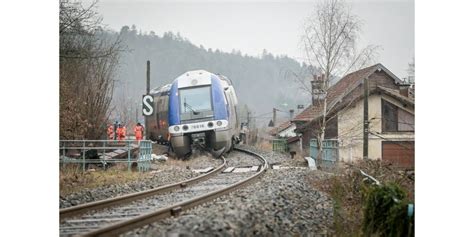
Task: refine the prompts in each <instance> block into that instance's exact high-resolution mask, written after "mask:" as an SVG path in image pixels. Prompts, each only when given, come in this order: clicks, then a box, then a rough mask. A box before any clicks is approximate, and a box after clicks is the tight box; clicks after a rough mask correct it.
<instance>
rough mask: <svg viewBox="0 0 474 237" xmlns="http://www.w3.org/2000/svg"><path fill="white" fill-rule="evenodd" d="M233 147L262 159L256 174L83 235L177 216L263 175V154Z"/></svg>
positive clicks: (127, 228) (112, 231)
mask: <svg viewBox="0 0 474 237" xmlns="http://www.w3.org/2000/svg"><path fill="white" fill-rule="evenodd" d="M234 149H235V150H238V151H240V152H244V153H247V154H250V155H253V156H255V157H257V158H258V159H260V160H261V161H262V164H263V165H262V168H261V169H260V171H259V172H257V173H256V174H254V175H252V176H250V177H248V178H246V179H244V180H242V181H239V182H237V183H234V184H232V185H230V186H228V187H226V188H223V189H220V190H216V191H214V192H211V193H208V194H205V195H201V196H198V197H195V198H192V199H189V200H186V201H183V202H180V203H177V204H175V205H172V206H168V207H165V208H160V209H158V210H156V211H154V212H151V213H148V214H144V215H141V216H138V217H135V218H132V219H128V220H125V221H121V222H117V223H113V224H111V225H108V226H105V227H104V228H100V229H97V230H94V231H92V232H89V233H87V234H85V235H84V236H117V235H119V234H121V233H124V232H127V231H130V230H133V229H135V228H138V227H141V226H144V225H146V224H150V223H152V222H155V221H159V220H162V219H165V218H167V217H171V216H177V215H179V213H180V212H182V211H185V210H189V209H191V208H193V207H195V206H198V205H200V204H202V203H205V202H208V201H212V200H214V199H216V198H218V197H220V196H223V195H226V194H228V193H230V192H232V191H235V190H236V189H239V188H242V187H244V186H245V185H247V184H250V183H251V182H253V181H256V180H257V178H258V177H260V176H261V175H263V173H264V172H265V171H266V170H267V168H268V162H267V160H265V158H264V157H263V156H261V155H259V154H257V153H254V152H251V151H247V150H243V149H239V148H234Z"/></svg>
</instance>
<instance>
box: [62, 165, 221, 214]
mask: <svg viewBox="0 0 474 237" xmlns="http://www.w3.org/2000/svg"><path fill="white" fill-rule="evenodd" d="M221 159H222V164H221V165H220V166H218V167H217V168H216V169H214V170H212V171H211V172H209V173H206V174H203V175H200V176H198V177H194V178H191V179H187V180H184V181H181V182H177V183H173V184H168V185H164V186H160V187H157V188H154V189H149V190H144V191H141V192H136V193H131V194H126V195H123V196H119V197H114V198H109V199H104V200H100V201H95V202H89V203H84V204H81V205H77V206H73V207H68V208H63V209H60V210H59V219H60V222H62V221H63V219H65V218H68V217H72V216H77V215H80V214H83V213H85V212H89V211H92V210H100V209H104V208H107V207H111V206H118V205H121V204H125V203H129V202H132V201H135V200H138V199H143V198H146V197H149V196H154V195H157V194H162V193H165V192H169V191H172V190H175V189H178V188H186V187H188V186H189V185H191V184H195V183H197V182H201V181H204V180H206V179H209V178H210V177H211V176H213V175H216V174H217V173H219V172H220V171H222V170H223V169H224V168H225V167H226V164H227V163H226V160H225V158H221Z"/></svg>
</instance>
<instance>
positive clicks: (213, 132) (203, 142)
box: [145, 70, 239, 157]
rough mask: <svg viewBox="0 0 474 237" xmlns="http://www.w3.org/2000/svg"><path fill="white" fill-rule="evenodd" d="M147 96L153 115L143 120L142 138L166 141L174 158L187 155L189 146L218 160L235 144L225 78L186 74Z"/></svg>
mask: <svg viewBox="0 0 474 237" xmlns="http://www.w3.org/2000/svg"><path fill="white" fill-rule="evenodd" d="M150 94H151V95H152V96H153V97H154V102H155V103H154V106H155V108H154V111H155V113H154V114H153V115H152V116H148V117H146V119H145V126H146V127H147V134H146V136H147V137H148V139H151V140H154V141H158V142H160V143H167V142H168V141H169V142H170V143H171V147H172V149H173V151H174V152H175V153H176V155H177V156H178V157H184V156H186V155H188V154H190V153H191V152H192V147H193V145H198V146H199V147H204V148H206V149H207V150H209V151H211V153H212V154H213V155H214V156H219V155H221V154H222V153H224V152H227V151H230V150H231V149H232V148H233V146H234V144H236V143H238V142H239V140H238V139H239V122H238V116H237V96H236V94H235V90H234V87H233V86H232V83H231V81H230V80H229V79H228V78H226V77H224V76H222V75H216V74H213V73H210V72H207V71H204V70H196V71H189V72H186V73H184V74H183V75H181V76H179V77H178V78H176V79H175V80H174V81H173V82H172V83H171V84H168V85H165V86H163V87H160V88H155V89H154V90H152V91H151V92H150Z"/></svg>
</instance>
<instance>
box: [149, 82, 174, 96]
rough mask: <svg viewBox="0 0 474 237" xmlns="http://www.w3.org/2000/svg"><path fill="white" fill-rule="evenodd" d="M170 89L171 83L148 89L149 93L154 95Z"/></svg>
mask: <svg viewBox="0 0 474 237" xmlns="http://www.w3.org/2000/svg"><path fill="white" fill-rule="evenodd" d="M170 89H171V84H166V85H164V86H162V87H156V88H154V89H152V90H151V91H150V94H152V95H155V94H161V93H165V92H168V91H170Z"/></svg>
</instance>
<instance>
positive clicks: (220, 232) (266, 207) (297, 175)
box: [60, 146, 333, 236]
mask: <svg viewBox="0 0 474 237" xmlns="http://www.w3.org/2000/svg"><path fill="white" fill-rule="evenodd" d="M240 147H241V148H244V149H248V150H253V151H256V149H255V148H252V147H248V146H240ZM257 152H258V153H260V154H262V155H264V156H265V158H267V160H268V162H269V163H270V164H279V165H281V166H286V167H298V168H294V169H293V168H290V169H278V170H272V169H269V170H268V171H267V172H266V173H265V174H264V176H263V177H262V178H260V179H259V180H258V181H257V182H254V183H252V184H250V185H248V186H247V187H245V188H244V189H240V190H238V191H235V192H233V193H231V194H229V195H226V196H223V197H220V198H218V199H216V200H214V201H211V202H209V203H206V204H203V205H201V206H199V207H197V208H194V209H192V210H189V211H186V212H183V213H182V214H181V215H180V216H178V217H174V218H168V219H165V220H162V221H159V222H155V223H153V224H150V225H147V226H144V227H141V228H139V229H136V230H134V231H132V232H128V233H126V234H124V235H125V236H249V235H252V236H254V235H257V236H326V235H331V233H332V232H331V230H330V229H331V227H332V223H333V209H332V201H331V200H330V198H329V197H328V195H326V194H325V193H322V192H320V191H318V190H316V189H315V188H314V186H312V185H310V184H309V183H308V182H307V180H317V179H321V178H324V177H325V176H326V174H324V173H322V172H320V171H310V170H309V169H307V168H303V166H305V163H304V161H301V160H296V159H294V160H292V159H290V156H289V155H288V154H281V153H273V152H263V151H257ZM226 158H227V160H228V166H231V165H232V164H234V163H235V164H237V162H236V159H239V157H237V156H235V153H230V154H228V155H226ZM199 159H202V158H199ZM240 159H242V158H240ZM206 162H208V161H207V159H206V160H202V161H199V160H194V161H193V160H190V161H189V162H186V163H187V164H189V166H190V167H193V168H204V167H207V165H208V164H206ZM209 162H210V163H209V164H214V163H215V162H217V163H220V160H212V159H210V160H209ZM178 163H179V162H178ZM183 163H184V162H183ZM249 164H250V165H252V164H251V161H249ZM166 166H168V167H167V168H168V169H164V167H162V168H163V170H161V171H160V172H158V173H155V175H154V176H152V177H150V178H149V179H144V180H141V181H139V182H132V183H129V184H121V185H111V186H110V187H106V188H98V189H93V190H84V191H81V192H79V193H75V194H72V195H69V196H67V197H65V198H61V204H60V205H61V207H63V206H64V207H66V206H70V205H77V204H79V203H84V202H90V201H95V200H101V199H104V198H110V197H114V196H118V195H123V194H127V193H131V192H135V191H141V190H145V189H149V188H153V187H158V186H161V185H163V184H166V183H171V182H176V181H179V180H184V179H188V178H191V177H195V176H197V175H199V174H197V173H194V172H192V171H191V170H190V169H186V168H185V167H182V166H187V165H182V164H179V165H176V164H175V167H173V164H172V163H171V162H169V163H167V165H166ZM198 166H199V167H198ZM213 166H215V165H213ZM308 178H310V179H308ZM73 202H77V203H76V204H72V203H73Z"/></svg>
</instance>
